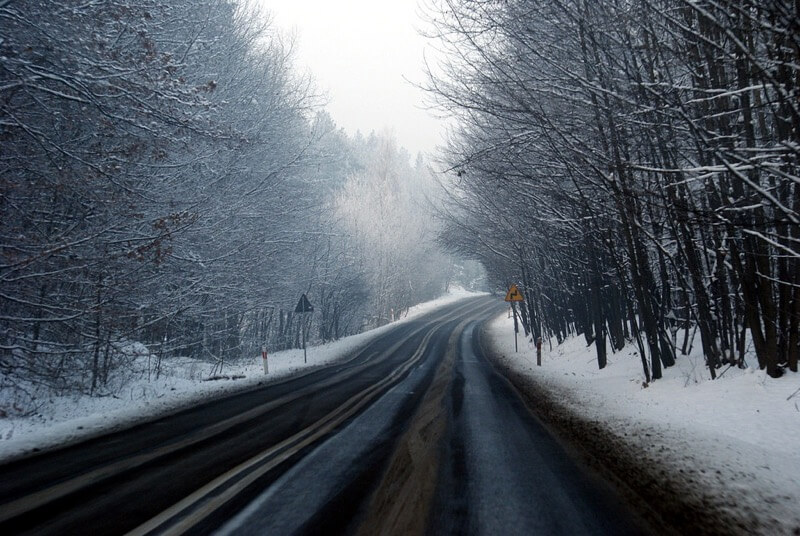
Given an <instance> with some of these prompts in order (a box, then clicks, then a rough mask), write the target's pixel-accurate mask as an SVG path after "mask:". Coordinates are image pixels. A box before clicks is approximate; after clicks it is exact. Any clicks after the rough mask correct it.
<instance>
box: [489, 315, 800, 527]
mask: <svg viewBox="0 0 800 536" xmlns="http://www.w3.org/2000/svg"><path fill="white" fill-rule="evenodd" d="M487 331H488V335H489V337H488V341H487V342H488V344H491V347H492V350H493V353H494V355H495V358H496V359H497V360H498V364H499V365H500V366H501V367H502V368H504V369H506V370H507V371H511V372H512V373H513V374H512V375H515V376H516V378H517V380H516V381H515V383H516V384H517V385H518V387H520V388H522V389H525V390H526V391H529V393H530V392H534V391H537V392H540V393H541V392H542V391H544V392H545V393H546V394H547V396H548V398H550V399H553V400H556V401H557V405H560V406H561V407H562V409H564V410H566V411H568V412H571V413H573V414H575V415H577V416H578V417H579V418H580V420H581V421H582V422H583V423H584V424H586V423H588V424H589V425H590V426H593V427H594V426H596V427H599V428H601V429H603V430H604V432H608V433H610V437H612V438H614V439H615V440H616V441H619V443H620V444H622V445H627V446H629V447H631V448H630V449H629V450H630V451H631V452H635V453H636V454H635V455H636V456H639V457H640V459H641V460H643V462H644V465H652V467H653V470H652V471H653V473H655V474H656V475H657V476H656V479H655V480H656V481H655V482H654V485H655V486H658V485H660V484H661V482H659V480H661V481H666V480H667V479H672V480H673V481H674V480H675V478H678V479H680V480H681V482H682V484H683V485H686V486H688V487H690V488H691V489H692V490H693V491H692V493H693V494H696V495H697V496H698V497H699V501H698V503H700V504H702V505H703V506H704V507H705V508H706V511H707V512H709V513H710V511H711V510H714V511H715V512H717V514H720V515H718V516H716V518H717V519H718V518H720V517H721V518H722V519H726V520H727V523H730V524H729V525H728V526H720V527H719V531H718V533H721V534H724V533H745V532H747V533H760V534H795V535H796V534H800V375H798V374H794V373H787V374H786V375H785V376H784V377H783V378H780V379H771V378H768V377H767V376H766V374H765V373H764V372H762V371H758V370H755V369H752V368H750V369H745V370H739V369H736V368H731V369H729V370H727V371H725V373H724V374H723V375H722V376H721V377H720V378H718V379H717V380H715V381H711V380H710V379H709V376H708V372H707V370H705V369H704V368H703V360H702V354H701V353H700V352H699V351H698V348H697V347H698V346H699V341H698V342H697V343H696V344H695V351H694V352H692V355H690V356H680V357H679V359H678V364H677V365H676V366H675V367H672V368H670V369H666V370H665V371H664V378H662V379H660V380H658V381H655V382H652V383H651V384H650V385H649V386H647V387H645V386H644V385H643V380H644V378H643V374H642V370H641V361H640V358H639V356H638V351H637V349H636V346H635V345H629V346H627V347H626V348H624V349H623V350H622V351H621V352H618V353H616V354H612V355H609V358H608V366H607V367H606V368H605V369H603V370H598V368H597V361H596V357H595V353H594V347H593V346H592V347H588V348H587V346H586V342H585V339H584V338H583V337H576V338H571V339H569V340H567V341H565V342H564V343H563V344H561V345H560V346H556V341H555V340H553V341H552V342H553V348H552V350H551V349H550V347H549V344H548V343H547V341H545V344H544V345H543V351H542V366H541V367H537V366H536V349H535V347H534V345H533V344H532V343H531V342H530V341H527V340H525V338H524V337H522V336H520V349H519V352H518V353H515V352H514V335H513V319H509V318H508V317H507V315H505V314H503V315H502V316H499V317H497V318H496V319H495V320H493V321H492V322H491V323H490V324H489V325H488V327H487ZM520 378H522V380H521V381H520ZM537 396H541V395H532V394H531V398H530V399H529V400H535V399H536V397H537ZM608 448H614V446H613V445H608Z"/></svg>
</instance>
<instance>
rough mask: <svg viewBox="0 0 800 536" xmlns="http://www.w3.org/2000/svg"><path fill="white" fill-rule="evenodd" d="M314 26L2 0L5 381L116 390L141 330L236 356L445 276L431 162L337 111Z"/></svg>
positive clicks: (157, 342) (322, 338)
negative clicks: (432, 203)
mask: <svg viewBox="0 0 800 536" xmlns="http://www.w3.org/2000/svg"><path fill="white" fill-rule="evenodd" d="M293 46H294V43H293V41H292V39H291V38H287V37H286V36H285V35H284V34H282V32H281V31H279V30H278V29H276V28H275V27H274V25H273V23H272V22H271V20H270V18H269V16H268V14H266V13H258V12H256V11H255V10H254V8H253V7H252V6H249V5H248V4H246V3H244V2H233V1H228V0H201V1H197V0H141V1H140V0H137V1H135V2H132V1H130V0H107V1H105V0H104V1H101V2H78V1H72V0H69V1H65V2H44V1H8V0H3V1H0V139H1V140H2V149H0V214H2V219H1V221H0V388H1V389H3V390H4V391H6V392H10V391H13V392H15V393H16V394H15V396H16V397H17V398H18V399H20V400H22V401H23V402H24V399H25V397H29V398H34V397H35V396H36V393H40V392H45V393H47V392H50V393H55V394H68V393H76V394H87V395H96V396H104V395H107V394H108V393H109V392H113V390H114V389H115V386H118V385H119V383H120V382H121V381H124V377H125V371H126V367H127V366H128V361H129V360H130V359H131V357H130V355H129V354H128V353H126V352H125V348H126V347H127V346H129V345H130V344H132V343H137V344H139V343H141V344H144V345H146V347H147V349H148V350H149V352H151V353H152V355H153V356H154V357H155V358H156V362H155V363H154V366H153V373H154V375H155V377H157V375H158V371H159V366H160V363H161V361H162V360H165V359H169V358H171V357H173V356H182V357H189V358H193V359H198V360H202V361H204V362H208V363H212V364H214V366H215V368H217V369H218V370H219V369H222V367H223V366H224V364H225V362H226V361H228V360H231V359H242V358H248V359H249V358H253V357H254V356H260V350H261V347H262V346H267V347H268V349H269V351H270V352H272V351H276V350H281V349H285V348H292V347H297V346H298V345H299V344H300V341H301V339H303V338H304V337H303V336H302V335H305V338H308V339H309V340H311V341H313V342H320V343H324V342H327V341H331V340H334V339H337V338H339V337H343V336H345V335H349V334H352V333H356V332H359V331H362V330H364V329H367V328H370V327H374V326H378V325H382V324H385V323H387V322H389V321H390V320H392V318H393V317H395V316H400V315H401V314H402V313H403V312H404V311H405V310H406V309H407V308H408V307H409V306H410V305H413V304H416V303H418V302H420V301H423V300H426V299H430V298H433V297H436V296H438V295H440V294H441V293H442V292H444V290H445V288H446V287H447V285H448V284H449V282H450V281H451V279H452V276H453V273H454V270H455V269H456V268H457V267H456V265H454V261H453V259H452V258H451V257H450V256H448V255H446V254H443V253H440V248H439V247H438V245H437V244H436V242H435V239H436V229H437V228H438V225H439V224H438V223H437V222H436V221H434V220H433V218H432V216H430V215H429V212H428V211H426V209H425V207H426V204H427V203H428V196H430V195H435V194H436V190H435V188H434V186H435V184H434V182H433V181H432V180H431V175H430V170H429V166H428V164H427V163H426V162H425V161H424V160H423V159H422V157H417V158H416V159H414V158H413V157H412V155H409V154H408V152H406V151H405V150H404V149H403V148H402V147H399V146H398V144H397V142H396V141H395V140H394V138H393V136H392V134H391V133H390V132H385V133H378V134H375V133H372V134H369V135H361V134H360V133H358V134H355V135H348V134H347V133H346V132H344V130H342V129H340V128H337V126H336V125H335V123H334V121H333V119H332V118H331V117H330V116H329V115H328V114H327V113H326V112H325V110H324V98H323V96H322V95H320V93H319V92H318V91H317V89H316V88H315V86H314V83H313V80H312V79H311V78H310V77H309V76H307V75H303V74H300V73H299V71H298V70H297V69H295V68H294V65H293V62H292V61H293V60H292V58H293V56H292V54H293ZM303 293H305V294H307V295H308V297H309V299H310V300H311V301H312V302H313V305H314V308H315V312H314V314H313V315H295V314H294V308H295V304H296V303H297V301H298V299H299V298H300V296H301V294H303ZM303 332H305V333H303ZM12 398H13V397H12ZM24 405H25V404H24V403H21V406H24Z"/></svg>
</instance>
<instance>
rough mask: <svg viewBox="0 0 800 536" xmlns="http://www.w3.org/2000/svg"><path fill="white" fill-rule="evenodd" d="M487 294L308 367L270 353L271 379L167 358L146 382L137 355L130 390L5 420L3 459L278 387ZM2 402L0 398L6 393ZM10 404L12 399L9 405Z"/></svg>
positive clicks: (457, 294) (423, 307) (367, 336)
mask: <svg viewBox="0 0 800 536" xmlns="http://www.w3.org/2000/svg"><path fill="white" fill-rule="evenodd" d="M478 295H481V294H478V293H474V292H469V291H465V290H463V289H461V288H454V289H452V290H451V292H449V293H448V294H446V295H445V296H443V297H441V298H438V299H436V300H432V301H429V302H425V303H422V304H419V305H416V306H414V307H412V308H411V309H410V310H409V311H408V314H407V315H405V316H404V317H403V318H402V319H400V320H398V321H396V322H394V323H391V324H388V325H386V326H382V327H380V328H377V329H373V330H370V331H367V332H364V333H360V334H358V335H354V336H352V337H346V338H344V339H341V340H338V341H335V342H332V343H329V344H326V345H323V346H316V347H309V348H308V363H304V362H303V350H287V351H283V352H276V353H273V354H270V355H269V360H268V361H269V375H268V376H265V375H264V369H263V363H262V359H261V356H260V355H258V356H253V357H252V359H249V360H239V361H232V362H231V363H229V364H226V365H225V368H224V370H223V371H222V373H221V375H222V376H223V377H222V378H221V379H216V380H213V381H208V378H209V376H210V374H211V371H212V368H213V365H212V364H209V363H202V362H198V361H196V360H191V359H187V358H173V359H165V360H164V361H163V362H162V374H161V376H160V377H159V378H158V379H156V378H155V375H154V374H150V377H149V378H148V372H147V371H148V370H150V369H152V367H149V366H147V360H148V359H152V360H154V359H155V357H154V356H150V355H148V354H147V353H146V348H145V347H144V346H143V345H136V344H134V345H131V348H133V349H138V352H137V353H138V358H137V359H138V360H137V361H136V363H135V365H138V366H137V367H136V369H137V371H136V373H135V376H136V378H135V379H133V380H132V381H129V382H128V383H126V384H125V387H124V388H122V389H120V390H118V391H116V392H114V393H113V394H109V395H107V396H103V397H88V396H79V397H75V396H63V397H55V396H53V397H50V398H48V399H46V400H39V401H38V402H39V403H40V404H41V405H40V406H39V407H38V409H37V412H36V413H35V414H34V415H31V416H27V417H7V418H0V461H1V460H8V459H11V458H15V457H17V456H20V455H24V454H26V453H28V452H31V451H38V450H44V449H48V448H53V447H56V446H61V445H65V444H68V443H72V442H75V441H78V440H81V439H85V438H87V437H91V436H95V435H99V434H101V433H107V432H111V431H114V430H119V429H122V428H125V427H128V426H131V425H133V424H135V423H138V422H142V421H146V420H148V419H152V418H154V417H157V416H161V415H165V414H168V413H171V412H174V411H177V410H179V409H181V408H183V407H187V406H191V405H192V404H194V403H196V402H199V401H207V400H208V399H209V398H213V397H221V396H225V395H228V394H232V393H234V392H236V391H241V390H244V389H250V388H253V387H255V386H257V385H261V384H264V383H267V382H274V381H276V380H278V379H281V378H285V377H287V376H290V375H292V374H297V373H298V372H300V371H302V370H307V369H309V368H312V367H320V366H323V365H326V364H329V363H332V362H334V361H337V360H340V359H343V358H345V357H347V356H348V355H350V354H351V353H352V352H353V351H354V350H355V349H357V348H358V347H360V346H362V345H364V344H366V343H367V342H369V341H370V340H371V339H373V338H375V337H377V336H379V335H381V334H382V333H385V332H386V331H388V330H390V329H392V328H393V327H395V326H397V325H398V324H400V323H404V322H408V321H410V320H412V319H414V318H417V317H419V316H420V315H423V314H425V313H428V312H431V311H433V310H435V309H437V308H439V307H443V306H445V305H448V304H450V303H454V302H456V301H459V300H462V299H465V298H469V297H473V296H478ZM0 396H2V395H0ZM6 402H7V401H6Z"/></svg>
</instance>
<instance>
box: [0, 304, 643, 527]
mask: <svg viewBox="0 0 800 536" xmlns="http://www.w3.org/2000/svg"><path fill="white" fill-rule="evenodd" d="M501 310H502V305H501V304H500V303H499V302H498V301H497V300H496V299H494V298H489V297H481V298H472V299H469V300H465V301H461V302H458V303H456V304H453V305H450V306H447V307H444V308H441V309H439V310H437V311H434V312H432V313H429V314H428V315H425V316H423V317H420V318H419V319H417V320H414V321H411V322H408V323H405V324H402V325H399V326H398V327H397V328H395V329H393V330H391V331H389V332H387V333H385V334H384V335H381V336H379V337H377V338H375V339H373V340H372V341H371V342H370V343H368V344H366V345H365V346H364V347H362V348H361V349H360V350H359V351H358V352H355V353H354V354H353V355H352V356H350V357H349V358H348V360H345V361H340V362H338V363H337V364H335V365H331V366H327V367H324V368H320V369H315V370H312V371H310V372H306V373H303V374H301V375H299V376H295V377H292V378H287V379H284V380H281V381H278V382H276V383H272V384H269V385H266V386H263V387H259V388H258V389H255V390H252V391H248V392H246V393H241V394H238V395H235V396H232V397H228V398H225V399H221V400H215V401H211V402H208V403H206V404H204V405H202V406H199V407H195V408H192V409H189V410H185V411H182V412H180V413H176V414H174V415H171V416H168V417H164V418H161V419H159V420H156V421H153V422H151V423H147V424H142V425H139V426H136V427H134V428H131V429H129V430H126V431H122V432H118V433H115V434H110V435H107V436H103V437H99V438H96V439H92V440H90V441H87V442H84V443H81V444H77V445H73V446H70V447H67V448H64V449H61V450H57V451H52V452H48V453H42V454H39V455H38V456H34V457H30V458H27V459H24V460H20V461H17V462H14V463H11V464H8V465H6V466H3V467H0V474H2V479H0V532H2V533H3V534H92V535H93V536H96V535H101V534H126V533H130V534H141V535H144V534H183V533H190V534H206V533H212V532H213V533H219V534H235V535H239V534H241V535H247V534H253V535H255V534H258V535H262V534H365V535H366V534H425V533H428V534H570V535H573V534H639V533H641V532H642V531H641V529H640V528H639V527H638V526H637V524H636V523H635V522H634V521H633V518H632V516H631V515H630V514H628V513H627V511H626V509H625V508H624V507H623V506H622V505H620V504H619V501H618V500H617V499H616V496H615V494H614V492H613V491H612V490H611V489H610V488H609V487H607V486H606V485H605V484H604V483H602V482H600V481H598V480H597V479H595V478H594V477H592V476H590V475H588V474H587V473H586V472H585V471H584V470H583V469H581V468H579V466H578V465H577V464H575V463H574V462H573V461H571V459H570V458H569V456H568V455H567V453H566V451H565V450H564V448H562V447H561V446H560V445H559V443H558V442H557V441H556V440H555V439H553V438H552V437H551V436H550V434H549V433H548V432H547V431H546V430H545V429H544V428H543V427H542V426H541V424H540V423H539V421H538V420H537V419H535V418H534V417H533V416H532V415H531V414H530V413H529V412H528V411H527V409H526V408H525V406H524V405H523V404H522V402H521V401H520V399H519V398H518V396H517V394H516V393H515V391H514V390H513V388H512V387H511V386H510V385H509V384H508V383H507V382H506V381H505V379H504V378H503V377H502V376H500V375H499V374H498V373H497V372H495V370H494V369H493V368H492V366H491V365H490V363H489V362H488V361H487V359H486V357H485V355H484V351H483V348H482V346H481V338H480V326H481V324H482V322H483V321H485V320H487V319H489V318H491V317H492V316H493V315H495V314H497V313H498V312H499V311H501Z"/></svg>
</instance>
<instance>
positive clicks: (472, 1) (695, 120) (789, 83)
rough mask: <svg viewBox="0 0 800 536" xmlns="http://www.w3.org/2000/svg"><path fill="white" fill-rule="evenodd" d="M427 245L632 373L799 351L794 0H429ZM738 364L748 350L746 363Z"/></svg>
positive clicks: (774, 359)
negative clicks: (434, 61)
mask: <svg viewBox="0 0 800 536" xmlns="http://www.w3.org/2000/svg"><path fill="white" fill-rule="evenodd" d="M426 13H427V18H428V23H429V25H430V29H429V30H428V34H429V37H431V38H432V39H435V40H436V42H437V43H439V44H440V45H439V46H440V49H441V61H440V64H439V65H432V66H431V67H430V68H429V80H428V82H427V90H428V92H429V95H430V97H431V99H432V100H433V102H434V103H435V105H436V106H438V108H439V109H440V110H442V111H443V112H444V113H446V114H448V115H449V116H450V117H451V118H452V119H453V121H454V123H455V125H456V126H455V128H454V129H453V131H452V132H451V135H450V138H449V141H448V144H447V147H446V151H445V153H444V155H443V157H442V166H443V168H444V169H445V170H446V171H447V177H446V178H445V179H443V183H444V185H445V186H446V187H447V189H448V190H449V196H448V200H447V201H446V202H445V203H444V205H443V206H442V207H441V215H442V219H443V221H444V222H445V224H444V229H443V239H444V240H445V241H446V242H447V243H448V244H449V245H450V247H451V248H452V250H453V251H456V252H458V253H459V254H461V255H464V256H466V257H471V258H475V259H479V260H480V261H481V262H482V263H483V264H484V266H485V267H486V269H487V271H488V275H489V277H490V278H491V281H492V283H493V285H494V286H495V287H497V288H500V287H504V288H508V285H509V284H511V283H518V284H519V287H520V289H522V290H523V292H524V295H525V298H526V299H525V302H524V306H523V307H522V308H521V310H520V314H521V317H522V319H523V324H524V326H525V330H526V332H527V333H529V334H530V335H531V336H533V337H539V336H543V337H544V338H545V340H547V339H548V338H555V339H556V341H557V342H561V341H562V340H564V339H565V338H566V337H568V336H570V335H575V334H578V335H581V334H582V335H583V336H585V338H586V342H587V344H593V345H594V346H595V348H596V356H597V363H598V366H599V367H600V368H603V367H604V366H606V362H607V356H608V352H609V350H610V351H611V352H614V351H617V350H620V349H622V348H623V346H624V345H625V342H626V340H635V341H636V344H637V345H638V349H639V351H638V353H639V355H640V356H641V361H642V370H643V374H644V378H646V381H647V382H650V381H651V380H655V379H659V378H660V377H661V376H662V370H663V369H664V368H665V367H670V366H672V365H673V364H674V363H675V360H676V359H678V358H679V356H680V355H682V354H686V353H687V352H688V350H689V347H690V346H691V345H692V344H701V345H702V350H703V354H704V355H705V364H706V366H707V369H708V372H709V374H710V376H711V378H712V379H713V378H715V377H716V376H717V375H718V374H720V373H721V371H720V369H721V368H722V367H730V366H739V367H744V366H746V365H754V364H756V363H755V362H756V361H757V366H758V367H760V368H761V369H765V370H766V372H767V374H769V375H770V376H772V377H778V376H781V375H782V374H784V373H785V371H786V369H789V370H791V371H794V372H797V368H798V357H799V356H800V174H799V172H800V168H799V166H798V165H799V164H800V158H798V157H800V99H798V91H799V90H800V3H798V2H797V1H794V0H777V1H766V0H763V1H758V0H744V1H740V0H608V1H604V2H596V1H592V0H547V1H540V0H524V1H523V0H431V1H429V2H428V3H427V11H426ZM748 358H749V359H751V362H750V363H748V362H747V359H748Z"/></svg>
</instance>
